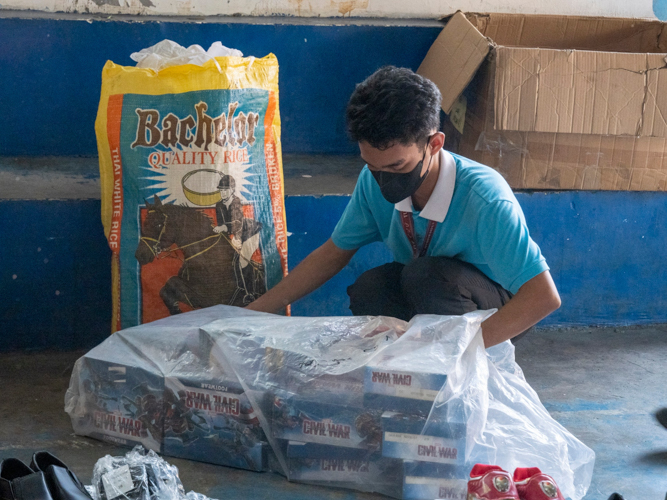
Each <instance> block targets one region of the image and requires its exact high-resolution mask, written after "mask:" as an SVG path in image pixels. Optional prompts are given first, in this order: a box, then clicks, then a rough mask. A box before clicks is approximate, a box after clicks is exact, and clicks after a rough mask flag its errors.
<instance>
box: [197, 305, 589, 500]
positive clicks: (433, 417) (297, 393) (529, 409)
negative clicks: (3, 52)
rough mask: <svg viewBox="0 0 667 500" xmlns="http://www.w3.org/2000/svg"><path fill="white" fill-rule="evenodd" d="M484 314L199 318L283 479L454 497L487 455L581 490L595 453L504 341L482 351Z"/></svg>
mask: <svg viewBox="0 0 667 500" xmlns="http://www.w3.org/2000/svg"><path fill="white" fill-rule="evenodd" d="M492 313H493V311H478V312H474V313H469V314H466V315H464V316H430V315H423V316H417V317H415V318H414V319H413V320H412V321H411V322H410V323H409V325H406V324H404V323H403V324H401V323H399V322H398V321H397V323H396V324H395V325H394V326H393V328H392V329H391V330H385V329H386V327H387V325H386V324H383V323H381V321H383V320H384V318H370V317H358V318H282V317H267V318H247V319H244V320H221V321H215V322H213V323H210V324H208V325H206V326H204V327H203V328H202V330H203V331H205V332H206V333H208V334H209V335H210V336H211V338H212V339H214V341H215V344H214V347H213V350H212V356H213V357H216V358H220V359H224V360H225V361H224V362H225V363H228V369H229V368H231V369H233V370H234V371H235V372H236V374H237V376H238V378H239V380H240V381H241V383H242V385H243V387H244V389H245V391H246V393H247V394H248V397H249V399H250V401H251V402H252V403H253V405H256V407H258V408H261V410H262V412H261V413H262V416H263V418H261V419H260V421H261V423H262V426H263V427H264V431H265V434H266V435H267V438H268V439H269V442H270V443H271V446H272V449H273V450H274V451H275V453H276V456H277V459H278V463H279V466H280V471H281V472H282V473H283V474H284V475H286V476H287V477H288V478H289V479H295V480H299V481H305V482H311V483H317V484H330V485H335V486H344V487H351V488H354V489H357V490H362V491H377V492H380V493H384V494H388V495H391V496H394V497H397V498H400V497H403V498H428V497H429V495H430V494H434V496H432V497H431V498H435V497H437V496H440V494H441V493H442V492H443V491H445V492H447V491H449V493H451V494H461V493H463V494H464V495H465V493H464V488H465V481H466V478H467V477H468V473H469V471H470V469H471V468H472V466H473V465H474V464H475V463H488V464H496V465H500V466H501V467H503V468H504V469H506V470H509V471H513V470H514V469H515V468H516V467H540V468H541V469H542V470H543V471H544V472H546V473H548V474H550V475H552V476H553V477H554V478H555V480H556V482H557V483H558V485H559V486H560V488H561V490H562V492H563V494H564V495H565V496H566V497H569V498H571V499H573V500H578V499H580V498H582V497H583V496H584V494H585V492H586V490H587V489H588V486H589V484H590V481H591V477H592V472H593V464H594V460H595V454H594V453H593V451H592V450H591V449H589V448H588V447H586V446H585V445H584V444H583V443H581V442H580V441H579V440H578V439H576V438H575V437H574V436H573V435H572V434H570V433H569V432H568V431H567V430H566V429H565V428H563V427H562V426H561V425H560V424H558V423H557V422H556V421H555V420H554V419H553V418H551V416H550V415H549V413H548V412H547V411H546V409H545V408H544V406H543V405H542V404H541V402H540V401H539V398H538V396H537V394H536V393H535V391H533V389H532V388H531V387H530V386H529V385H528V383H527V382H526V380H525V378H524V377H523V373H522V371H521V368H520V367H519V366H518V365H517V364H516V363H515V361H514V347H513V346H512V344H511V343H510V342H509V341H507V342H505V343H503V344H500V345H498V346H495V347H493V348H491V349H488V350H485V349H484V344H483V340H482V336H481V328H480V325H481V322H482V321H483V320H484V319H485V318H486V317H488V316H489V315H490V314H492ZM404 328H405V329H406V330H407V331H406V332H405V333H404V334H402V335H401V329H404ZM272 399H273V401H274V404H273V408H269V406H270V401H271V400H272ZM378 433H380V434H381V435H382V438H381V446H379V445H378V438H377V434H378ZM374 435H375V436H374ZM392 461H393V462H392ZM360 464H361V465H360ZM360 467H361V468H363V471H364V472H365V473H364V474H362V473H357V472H358V471H357V470H355V469H358V468H360ZM435 480H439V481H440V482H439V483H438V482H437V481H435ZM443 481H444V482H443ZM433 484H438V488H437V489H435V490H434V491H432V492H430V493H429V490H428V488H429V487H430V486H432V485H433ZM443 484H444V486H443ZM457 488H458V489H457ZM443 489H444V490H443Z"/></svg>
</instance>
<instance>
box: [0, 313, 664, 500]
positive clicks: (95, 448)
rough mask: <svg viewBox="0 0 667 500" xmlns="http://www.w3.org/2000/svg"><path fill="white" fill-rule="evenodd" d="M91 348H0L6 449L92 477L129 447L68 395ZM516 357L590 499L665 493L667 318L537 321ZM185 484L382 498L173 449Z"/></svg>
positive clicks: (277, 496)
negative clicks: (579, 457)
mask: <svg viewBox="0 0 667 500" xmlns="http://www.w3.org/2000/svg"><path fill="white" fill-rule="evenodd" d="M82 354H83V353H82V352H48V353H26V352H17V353H7V354H1V355H0V381H1V383H2V385H3V388H4V390H5V393H4V395H3V397H2V398H0V422H1V423H0V459H2V458H8V457H17V458H20V459H23V460H24V461H29V460H30V457H31V455H32V453H33V452H35V451H37V450H44V449H46V450H49V451H51V452H52V453H54V454H56V455H57V456H58V457H60V458H61V459H63V460H64V461H65V462H66V463H68V464H69V465H70V467H71V468H72V470H74V471H75V472H76V473H77V474H78V475H79V476H80V477H81V478H82V480H83V481H84V482H86V483H88V482H90V477H91V473H92V469H93V465H94V464H95V462H96V460H97V459H99V458H100V457H102V456H103V455H105V454H107V453H109V454H114V455H120V454H124V453H125V451H126V450H124V449H122V448H117V447H114V446H111V445H109V444H106V443H102V442H98V441H95V440H92V439H89V438H82V437H77V436H75V435H73V433H72V430H71V426H70V422H69V417H68V416H67V415H66V414H65V413H64V411H63V398H64V394H65V390H66V388H67V385H68V382H69V375H70V372H71V369H72V366H73V364H74V361H75V360H76V359H77V358H78V357H79V356H80V355H82ZM517 361H518V362H519V364H520V365H521V367H522V368H523V369H524V372H525V374H526V378H527V380H528V381H529V383H530V384H531V385H532V386H533V387H534V388H535V390H536V391H537V392H538V394H539V395H540V397H541V399H542V401H543V402H544V404H545V406H546V407H547V409H548V410H549V411H550V412H551V414H552V415H553V416H554V418H555V419H556V420H558V421H559V422H560V423H562V424H563V425H564V426H565V427H566V428H568V429H569V430H570V431H571V432H572V433H573V434H574V435H576V436H577V437H578V438H580V439H581V440H582V441H583V442H584V443H586V444H587V445H588V446H590V447H591V448H593V450H594V451H595V452H596V454H597V459H596V464H595V474H594V477H593V483H592V485H591V488H590V490H589V493H588V495H587V496H586V499H587V500H606V499H607V498H608V497H609V495H610V494H611V493H613V492H615V491H616V492H619V493H622V494H623V495H624V496H625V498H626V500H635V499H636V500H651V499H656V500H657V499H659V500H662V499H663V498H664V497H665V492H667V430H665V429H663V428H662V427H660V426H659V425H658V424H657V423H656V422H655V420H654V419H653V417H652V413H653V412H654V411H655V410H656V409H657V408H659V407H660V406H667V391H666V390H665V382H666V377H665V375H666V374H667V325H660V326H654V327H630V328H599V329H597V328H596V329H565V330H563V329H561V330H538V331H536V332H534V333H533V334H531V335H529V336H528V337H526V338H525V339H523V340H522V341H521V342H520V343H519V344H518V346H517ZM167 460H168V461H169V462H171V463H173V464H175V465H176V466H178V468H179V469H180V476H181V480H182V482H183V484H184V486H185V488H186V491H189V490H194V491H197V492H200V493H204V494H206V495H208V496H210V497H212V498H217V499H220V500H227V499H230V500H235V499H247V498H252V499H253V500H262V499H271V500H282V499H290V500H301V499H304V500H305V499H312V498H322V499H368V500H370V499H380V498H382V497H380V496H376V495H365V494H357V493H354V492H348V491H343V490H330V489H325V488H318V487H313V486H306V485H300V484H292V483H287V482H286V481H285V480H284V479H283V478H282V477H281V476H278V475H277V474H272V473H253V472H246V471H239V470H234V469H227V468H224V467H219V466H214V465H208V464H201V463H196V462H189V461H187V460H179V459H172V458H168V459H167Z"/></svg>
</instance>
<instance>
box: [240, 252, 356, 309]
mask: <svg viewBox="0 0 667 500" xmlns="http://www.w3.org/2000/svg"><path fill="white" fill-rule="evenodd" d="M355 252H356V250H351V251H348V250H341V249H340V248H338V247H336V245H334V243H333V241H331V239H329V240H327V241H326V243H324V245H322V246H321V247H319V248H318V249H316V250H315V251H313V252H312V253H311V254H310V255H308V257H306V258H305V259H304V260H303V262H301V263H300V264H299V265H298V266H296V267H295V268H294V269H293V270H292V271H291V272H290V273H289V274H288V275H287V276H285V277H284V278H283V279H282V281H281V282H280V283H278V284H277V285H276V286H275V287H273V288H272V289H271V290H269V291H268V292H266V293H265V294H264V295H262V296H261V297H260V298H258V299H257V300H256V301H254V302H252V303H250V305H249V306H248V307H247V308H248V309H252V310H254V311H263V312H270V313H276V312H278V311H280V310H281V309H284V308H285V307H287V306H288V305H289V304H291V303H292V302H294V301H296V300H298V299H300V298H301V297H303V296H304V295H307V294H309V293H310V292H312V291H313V290H315V289H317V288H319V287H320V286H321V285H323V284H324V283H325V282H327V281H328V280H329V279H330V278H331V277H333V276H334V275H336V274H337V273H338V272H339V271H340V270H341V269H343V268H344V267H345V266H346V265H347V263H348V262H350V259H351V258H352V256H353V255H354V253H355Z"/></svg>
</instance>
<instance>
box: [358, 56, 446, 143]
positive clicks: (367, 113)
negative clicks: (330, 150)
mask: <svg viewBox="0 0 667 500" xmlns="http://www.w3.org/2000/svg"><path fill="white" fill-rule="evenodd" d="M441 101H442V96H441V94H440V90H438V87H436V86H435V84H434V83H433V82H432V81H431V80H428V79H427V78H424V77H423V76H420V75H418V74H416V73H415V72H413V71H412V70H410V69H408V68H397V67H395V66H384V67H382V68H380V69H379V70H377V71H376V72H375V73H373V74H372V75H371V76H369V77H368V78H366V80H364V81H363V82H361V83H360V84H358V85H357V86H356V88H355V89H354V92H352V96H351V97H350V101H349V102H348V104H347V110H346V120H347V129H348V133H349V135H350V138H351V139H352V140H353V141H356V142H367V143H368V144H370V145H371V146H372V147H374V148H377V149H380V150H384V149H387V148H388V147H391V146H392V145H394V144H397V143H399V144H402V145H404V146H409V145H410V144H417V145H423V144H425V143H426V139H427V138H428V136H429V135H430V134H432V133H433V130H440V103H441Z"/></svg>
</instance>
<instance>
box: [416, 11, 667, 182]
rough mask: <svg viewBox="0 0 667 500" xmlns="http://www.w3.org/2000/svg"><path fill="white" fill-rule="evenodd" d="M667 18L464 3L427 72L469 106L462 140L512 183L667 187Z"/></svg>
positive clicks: (447, 103)
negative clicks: (502, 10)
mask: <svg viewBox="0 0 667 500" xmlns="http://www.w3.org/2000/svg"><path fill="white" fill-rule="evenodd" d="M665 26H667V25H666V24H665V23H661V22H657V21H643V20H637V19H617V18H586V17H568V16H544V15H516V14H486V15H481V14H463V13H461V12H458V13H456V14H455V15H453V16H452V17H451V18H450V19H449V20H448V22H447V25H446V26H445V28H444V29H443V31H442V33H441V34H440V35H439V37H438V39H437V40H436V41H435V42H434V43H433V45H432V47H431V49H430V50H429V52H428V54H427V56H426V58H425V59H424V61H423V62H422V64H421V66H420V68H419V70H418V72H419V73H420V74H422V75H424V76H426V77H427V78H429V79H431V80H433V81H434V82H435V83H436V85H437V86H438V87H439V88H440V90H441V92H442V94H443V102H442V108H443V110H444V111H445V112H446V113H450V114H452V116H453V115H461V116H463V115H465V121H464V122H463V123H459V125H460V126H459V129H460V128H461V126H462V129H463V135H462V137H460V139H459V140H458V141H454V142H458V143H459V147H458V151H454V152H459V153H460V154H462V155H464V156H467V157H469V158H471V159H473V160H476V161H479V162H481V163H484V164H486V165H489V166H491V167H493V168H495V169H496V170H498V171H499V172H500V173H501V174H503V176H505V178H506V179H507V180H508V182H509V184H510V185H511V186H512V187H513V188H518V189H607V190H652V191H665V190H667V92H666V90H667V63H666V62H665V56H666V55H667V54H666V53H667V37H666V36H665V33H667V30H665ZM463 109H465V111H462V110H463ZM461 121H462V120H461Z"/></svg>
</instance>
